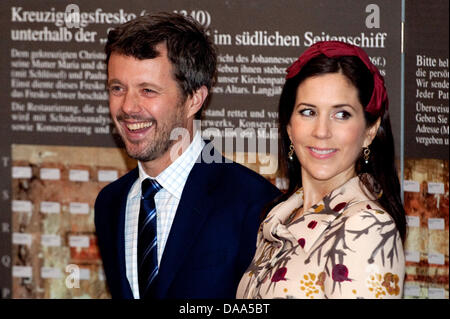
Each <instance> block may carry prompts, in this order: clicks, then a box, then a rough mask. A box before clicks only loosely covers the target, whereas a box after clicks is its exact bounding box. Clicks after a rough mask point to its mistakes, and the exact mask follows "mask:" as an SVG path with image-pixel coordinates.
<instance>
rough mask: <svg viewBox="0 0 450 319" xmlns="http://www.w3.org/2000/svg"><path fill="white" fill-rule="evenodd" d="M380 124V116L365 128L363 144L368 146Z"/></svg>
mask: <svg viewBox="0 0 450 319" xmlns="http://www.w3.org/2000/svg"><path fill="white" fill-rule="evenodd" d="M380 124H381V116H380V117H379V118H378V119H377V121H376V122H375V123H374V124H373V125H372V126H371V127H369V128H367V129H366V138H365V140H364V143H363V146H364V147H368V146H369V145H370V144H371V143H372V141H373V139H374V138H375V136H377V132H378V128H379V127H380Z"/></svg>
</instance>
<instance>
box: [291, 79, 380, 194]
mask: <svg viewBox="0 0 450 319" xmlns="http://www.w3.org/2000/svg"><path fill="white" fill-rule="evenodd" d="M377 129H378V125H374V126H373V127H372V128H369V129H366V122H365V119H364V111H363V107H362V105H361V103H360V102H359V99H358V91H357V89H356V87H355V86H353V84H352V83H351V82H350V81H349V80H348V79H347V78H346V77H345V76H344V75H343V74H341V73H328V74H324V75H319V76H313V77H310V78H307V79H306V80H304V81H303V82H302V83H301V84H300V85H299V87H298V88H297V96H296V101H295V105H294V110H293V112H292V115H291V119H290V121H289V124H288V126H287V133H288V135H289V138H290V140H291V141H292V144H293V145H294V150H295V154H296V155H297V158H298V159H299V161H300V164H301V166H302V178H303V179H305V178H308V179H313V180H316V181H322V182H331V183H332V185H335V186H336V187H337V186H339V185H341V184H343V183H344V182H346V181H347V180H348V179H350V178H352V177H353V176H355V174H356V173H355V162H356V160H357V159H358V157H359V156H360V153H361V150H362V147H365V146H368V145H370V143H371V142H372V139H373V137H375V134H376V130H377ZM304 182H305V180H304ZM303 184H304V183H303Z"/></svg>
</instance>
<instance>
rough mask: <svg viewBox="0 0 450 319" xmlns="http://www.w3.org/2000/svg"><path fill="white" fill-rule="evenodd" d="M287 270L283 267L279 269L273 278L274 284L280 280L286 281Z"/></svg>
mask: <svg viewBox="0 0 450 319" xmlns="http://www.w3.org/2000/svg"><path fill="white" fill-rule="evenodd" d="M286 272H287V268H286V267H281V268H280V269H277V271H275V273H274V274H273V276H272V282H279V281H280V280H286V278H285V277H284V276H286Z"/></svg>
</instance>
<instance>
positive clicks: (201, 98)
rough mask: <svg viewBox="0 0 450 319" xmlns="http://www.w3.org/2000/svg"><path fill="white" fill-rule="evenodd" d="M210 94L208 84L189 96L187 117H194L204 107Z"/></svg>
mask: <svg viewBox="0 0 450 319" xmlns="http://www.w3.org/2000/svg"><path fill="white" fill-rule="evenodd" d="M207 96H208V89H207V88H206V86H204V85H203V86H202V87H200V88H199V89H198V90H196V91H195V92H194V93H193V94H192V96H190V97H188V99H187V109H188V113H187V117H188V118H190V117H193V116H195V114H196V113H197V112H198V111H199V110H200V109H201V108H202V106H203V103H204V102H205V100H206V97H207Z"/></svg>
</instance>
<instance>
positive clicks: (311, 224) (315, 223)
mask: <svg viewBox="0 0 450 319" xmlns="http://www.w3.org/2000/svg"><path fill="white" fill-rule="evenodd" d="M316 226H317V221H315V220H313V221H310V222H309V224H308V228H311V229H314V227H316Z"/></svg>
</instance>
